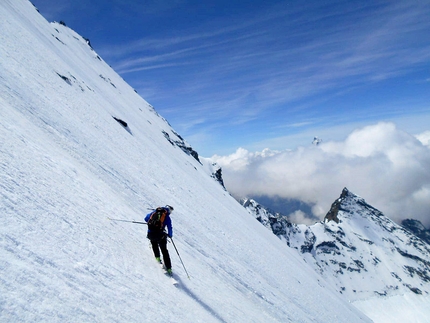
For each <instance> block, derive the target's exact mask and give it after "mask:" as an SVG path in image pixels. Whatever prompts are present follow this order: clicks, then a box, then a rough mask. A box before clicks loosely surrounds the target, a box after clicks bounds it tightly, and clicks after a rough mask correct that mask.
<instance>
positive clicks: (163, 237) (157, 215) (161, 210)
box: [145, 205, 173, 276]
mask: <svg viewBox="0 0 430 323" xmlns="http://www.w3.org/2000/svg"><path fill="white" fill-rule="evenodd" d="M172 211H173V207H171V206H170V205H166V206H164V207H158V208H156V209H155V210H154V211H152V212H151V213H149V214H147V215H146V217H145V222H147V223H148V235H147V238H148V239H149V240H150V241H151V245H152V251H153V252H154V256H155V259H156V260H157V261H158V263H160V264H161V263H162V262H161V258H160V249H161V253H162V254H163V261H164V267H165V268H166V270H167V273H168V274H169V275H170V276H171V275H172V263H171V262H170V256H169V251H168V250H167V237H170V238H172V237H173V230H172V220H171V219H170V214H171V213H172ZM166 226H167V233H166V232H165V231H164V228H165V227H166Z"/></svg>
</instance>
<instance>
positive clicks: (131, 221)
mask: <svg viewBox="0 0 430 323" xmlns="http://www.w3.org/2000/svg"><path fill="white" fill-rule="evenodd" d="M108 219H109V220H111V221H121V222H130V223H137V224H148V223H146V222H139V221H130V220H122V219H111V218H108Z"/></svg>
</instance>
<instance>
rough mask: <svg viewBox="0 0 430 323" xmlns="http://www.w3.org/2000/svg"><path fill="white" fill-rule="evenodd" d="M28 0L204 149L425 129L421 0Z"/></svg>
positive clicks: (429, 84)
mask: <svg viewBox="0 0 430 323" xmlns="http://www.w3.org/2000/svg"><path fill="white" fill-rule="evenodd" d="M32 2H33V3H34V4H35V6H36V7H37V8H38V9H39V11H40V12H41V14H42V15H43V16H44V17H45V18H46V19H47V20H48V21H54V20H55V21H60V20H63V21H65V22H66V24H67V25H68V26H69V27H71V28H72V29H74V30H75V31H76V32H78V33H79V34H81V35H82V36H84V37H87V38H89V39H90V40H91V43H92V46H93V47H94V49H95V50H96V52H97V53H98V54H99V55H100V56H101V57H102V58H103V59H104V60H105V61H106V62H108V63H109V64H110V65H111V66H112V67H113V68H114V69H115V70H116V71H117V72H118V73H119V74H120V75H121V76H122V77H123V78H124V79H125V80H126V81H127V82H128V83H129V84H130V85H131V86H132V87H134V88H135V89H136V90H137V91H138V93H139V94H140V95H141V96H142V97H143V98H144V99H145V100H147V101H148V102H149V103H150V104H152V105H153V106H154V107H155V109H156V110H157V111H158V112H159V113H160V114H161V115H162V116H164V117H165V118H166V119H167V120H168V121H169V122H170V124H171V125H172V126H173V128H175V130H177V132H178V133H179V134H181V136H183V137H184V138H185V139H186V140H187V141H188V142H189V143H190V144H191V145H192V146H193V147H194V148H195V149H196V150H197V151H198V152H199V154H200V155H203V156H206V157H210V156H212V155H214V154H218V155H227V154H231V153H232V152H234V151H236V149H237V148H238V147H243V148H245V149H247V150H249V151H261V150H263V149H264V148H270V149H276V150H284V149H294V148H296V147H297V146H300V145H309V144H310V143H311V142H312V139H313V136H319V137H321V138H322V139H323V140H324V141H329V140H343V139H344V138H346V137H347V136H348V135H349V134H350V133H351V131H352V130H354V129H356V128H357V127H362V126H366V125H370V124H375V123H376V122H379V121H390V122H394V123H395V124H396V125H397V126H398V127H399V128H400V129H402V130H405V131H407V132H409V133H411V134H416V133H420V132H423V131H424V130H430V126H429V125H430V19H429V17H430V1H415V0H408V1H330V0H329V1H213V2H206V1H182V0H172V1H170V0H166V1H131V0H110V1H109V0H108V1H106V0H104V1H99V0H94V1H87V0H64V1H57V0H55V1H53V0H33V1H32Z"/></svg>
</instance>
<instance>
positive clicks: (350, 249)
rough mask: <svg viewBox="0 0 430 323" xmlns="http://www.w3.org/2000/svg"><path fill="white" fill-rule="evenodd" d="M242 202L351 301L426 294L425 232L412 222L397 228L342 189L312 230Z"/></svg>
mask: <svg viewBox="0 0 430 323" xmlns="http://www.w3.org/2000/svg"><path fill="white" fill-rule="evenodd" d="M241 203H242V205H243V206H244V207H245V208H246V209H247V210H248V212H249V213H251V214H252V215H253V216H254V217H255V218H256V219H257V220H258V221H259V222H261V223H262V224H263V225H264V226H266V227H267V228H268V229H270V230H271V231H272V232H273V233H274V234H275V235H277V236H278V237H279V238H280V239H281V240H283V241H285V243H286V244H287V245H288V246H289V247H291V248H293V249H296V250H297V252H298V253H299V254H300V256H301V257H302V258H303V260H304V261H305V262H306V263H308V264H309V265H310V266H311V267H313V268H314V270H315V271H316V272H318V273H319V274H320V275H321V276H322V277H323V278H324V280H326V281H330V282H331V284H332V286H334V287H335V288H336V289H337V290H338V292H339V293H341V294H343V295H345V297H347V298H348V299H349V300H350V301H355V300H362V299H366V298H368V297H371V296H374V295H375V294H376V295H380V296H393V295H398V294H403V293H405V292H406V291H412V292H414V293H415V294H418V295H428V294H429V292H430V245H429V244H428V241H429V240H428V238H429V230H427V229H426V228H425V227H424V226H423V225H422V224H421V223H420V222H419V221H417V220H405V221H403V226H404V227H402V226H400V225H398V224H396V223H394V222H393V221H391V220H390V219H389V218H387V217H386V216H385V215H384V214H383V213H382V212H380V211H379V210H377V209H375V208H374V207H372V206H371V205H369V204H367V203H366V201H365V200H364V199H362V198H361V197H359V196H357V195H355V194H353V193H352V192H350V191H349V190H348V189H347V188H345V189H344V190H343V191H342V194H341V195H340V197H339V198H338V199H337V200H336V201H335V202H334V203H333V204H332V206H331V208H330V210H329V212H328V213H327V215H326V216H325V219H324V221H322V222H318V223H315V224H314V225H311V226H306V225H298V224H294V223H291V222H289V221H288V219H287V217H286V216H283V215H281V214H279V213H277V214H273V213H271V212H270V211H268V210H267V209H266V208H264V207H263V206H262V205H260V204H259V203H258V202H256V201H255V200H253V199H244V200H241Z"/></svg>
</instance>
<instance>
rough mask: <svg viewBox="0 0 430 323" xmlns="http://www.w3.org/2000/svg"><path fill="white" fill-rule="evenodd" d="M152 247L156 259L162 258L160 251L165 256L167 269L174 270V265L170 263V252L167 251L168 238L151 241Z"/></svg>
mask: <svg viewBox="0 0 430 323" xmlns="http://www.w3.org/2000/svg"><path fill="white" fill-rule="evenodd" d="M150 241H151V245H152V251H153V252H154V256H155V257H156V258H160V249H161V253H162V254H163V261H164V266H165V267H166V269H170V268H172V263H171V262H170V256H169V250H167V236H164V237H162V238H161V239H156V240H155V239H150Z"/></svg>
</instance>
